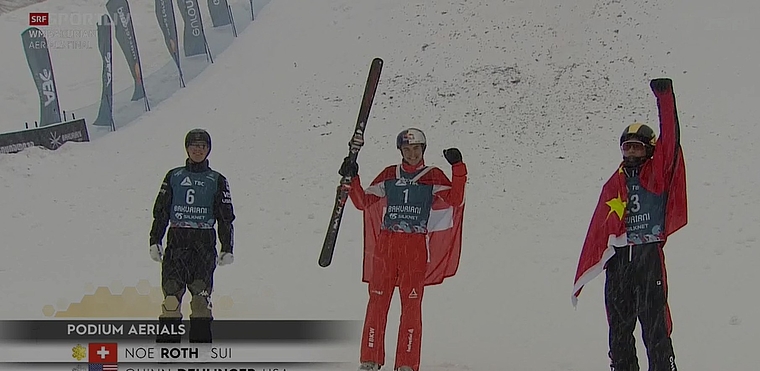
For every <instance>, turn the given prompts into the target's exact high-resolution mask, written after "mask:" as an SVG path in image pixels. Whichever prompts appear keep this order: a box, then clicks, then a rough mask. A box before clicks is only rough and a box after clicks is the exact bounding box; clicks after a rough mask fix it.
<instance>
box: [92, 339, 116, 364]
mask: <svg viewBox="0 0 760 371" xmlns="http://www.w3.org/2000/svg"><path fill="white" fill-rule="evenodd" d="M117 350H118V347H117V345H116V343H90V344H89V346H88V347H87V360H88V363H116V362H117V360H118V358H119V355H118V353H117Z"/></svg>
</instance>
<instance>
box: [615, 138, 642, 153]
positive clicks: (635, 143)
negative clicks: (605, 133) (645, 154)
mask: <svg viewBox="0 0 760 371" xmlns="http://www.w3.org/2000/svg"><path fill="white" fill-rule="evenodd" d="M644 148H645V146H644V142H642V141H639V140H627V141H625V142H623V144H621V145H620V149H621V150H622V151H639V150H640V151H643V150H644Z"/></svg>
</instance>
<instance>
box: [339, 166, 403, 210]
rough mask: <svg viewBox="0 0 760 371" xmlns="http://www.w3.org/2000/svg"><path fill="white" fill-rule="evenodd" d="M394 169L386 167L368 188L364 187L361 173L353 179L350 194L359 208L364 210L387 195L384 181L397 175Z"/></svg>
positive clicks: (352, 200)
mask: <svg viewBox="0 0 760 371" xmlns="http://www.w3.org/2000/svg"><path fill="white" fill-rule="evenodd" d="M393 169H394V168H393V167H392V166H389V167H387V168H385V169H384V170H383V171H382V172H381V173H380V174H378V175H377V176H376V177H375V179H374V180H373V181H372V183H371V184H370V186H369V187H367V189H364V188H362V182H361V178H360V177H359V175H357V176H355V177H354V178H353V179H351V189H350V190H349V192H348V196H349V198H351V202H352V203H353V204H354V206H355V207H356V208H357V209H358V210H362V211H363V210H364V209H366V208H368V207H370V206H372V205H373V204H374V203H376V202H378V201H380V200H381V199H383V198H384V197H385V189H384V186H383V182H384V181H385V180H387V179H391V178H393V177H394V176H395V171H394V170H393Z"/></svg>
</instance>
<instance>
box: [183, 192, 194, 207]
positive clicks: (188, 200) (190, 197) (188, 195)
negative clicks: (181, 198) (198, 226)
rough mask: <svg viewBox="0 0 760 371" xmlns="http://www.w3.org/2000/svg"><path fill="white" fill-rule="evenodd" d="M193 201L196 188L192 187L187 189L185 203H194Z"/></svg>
mask: <svg viewBox="0 0 760 371" xmlns="http://www.w3.org/2000/svg"><path fill="white" fill-rule="evenodd" d="M193 202H195V190H194V189H192V188H189V189H188V190H187V193H186V194H185V203H187V204H188V205H192V204H193Z"/></svg>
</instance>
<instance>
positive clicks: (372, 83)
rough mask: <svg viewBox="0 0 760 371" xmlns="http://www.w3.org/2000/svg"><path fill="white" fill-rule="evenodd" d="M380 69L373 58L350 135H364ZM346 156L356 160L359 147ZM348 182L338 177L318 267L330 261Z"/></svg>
mask: <svg viewBox="0 0 760 371" xmlns="http://www.w3.org/2000/svg"><path fill="white" fill-rule="evenodd" d="M382 69H383V60H382V59H380V58H375V59H373V60H372V64H371V65H370V68H369V76H367V84H366V85H365V86H364V96H363V97H362V104H361V107H360V108H359V118H358V119H357V120H356V127H355V128H354V132H353V133H351V137H353V136H354V135H356V134H359V135H361V136H362V137H363V136H364V128H365V127H366V126H367V119H368V118H369V111H370V108H372V102H373V101H374V100H375V92H376V91H377V84H378V82H379V81H380V71H382ZM348 156H349V157H351V158H352V159H353V160H356V158H357V157H358V156H359V148H349V150H348ZM350 184H351V178H350V177H345V176H344V177H341V178H340V184H339V185H338V188H337V191H336V195H335V205H334V206H333V210H332V214H331V215H330V223H329V224H328V226H327V235H326V236H325V242H324V243H323V244H322V251H321V252H320V253H319V266H320V267H327V266H329V265H330V263H331V262H332V258H333V253H334V252H335V242H336V241H337V239H338V230H339V229H340V221H341V220H342V219H343V209H344V208H345V206H346V201H347V200H348V190H349V188H350Z"/></svg>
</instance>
